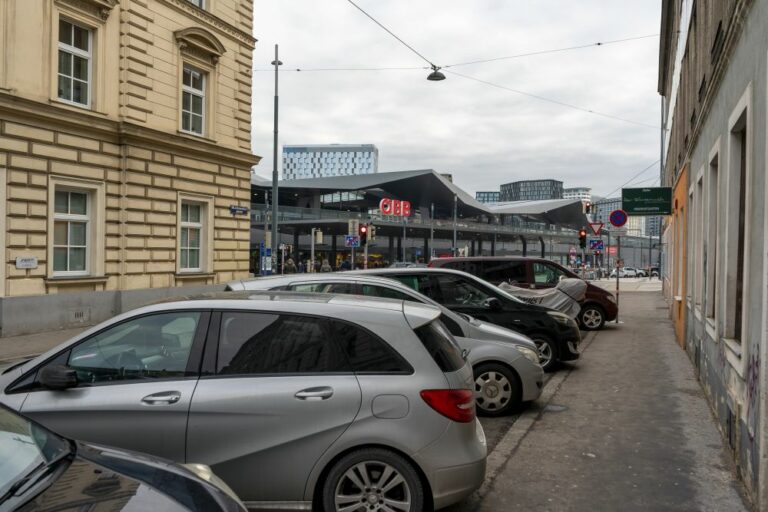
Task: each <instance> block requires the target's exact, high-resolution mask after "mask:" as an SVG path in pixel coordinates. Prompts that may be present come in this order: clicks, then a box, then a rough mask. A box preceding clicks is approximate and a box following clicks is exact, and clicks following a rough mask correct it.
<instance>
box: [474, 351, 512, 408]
mask: <svg viewBox="0 0 768 512" xmlns="http://www.w3.org/2000/svg"><path fill="white" fill-rule="evenodd" d="M474 375H475V403H476V404H477V414H478V415H480V416H504V415H505V414H509V413H510V412H512V411H515V410H517V409H519V408H520V406H521V405H522V396H523V393H522V386H520V379H519V378H518V376H517V374H516V373H515V371H514V370H511V369H509V368H507V367H506V366H504V365H501V364H498V363H485V364H481V365H479V366H478V367H477V368H475V369H474Z"/></svg>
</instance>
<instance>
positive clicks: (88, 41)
mask: <svg viewBox="0 0 768 512" xmlns="http://www.w3.org/2000/svg"><path fill="white" fill-rule="evenodd" d="M92 42H93V33H92V31H91V30H89V29H87V28H83V27H81V26H79V25H75V24H74V23H70V22H69V21H66V20H63V19H62V20H59V71H58V97H59V99H60V100H63V101H66V102H68V103H74V104H76V105H81V106H86V107H87V106H90V104H91V76H92V73H91V66H92V61H93V59H92V57H93V49H92Z"/></svg>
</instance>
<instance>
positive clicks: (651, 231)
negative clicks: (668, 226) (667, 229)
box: [645, 216, 663, 236]
mask: <svg viewBox="0 0 768 512" xmlns="http://www.w3.org/2000/svg"><path fill="white" fill-rule="evenodd" d="M662 221H663V217H658V216H656V217H646V218H645V234H646V235H647V236H659V234H660V233H661V224H662Z"/></svg>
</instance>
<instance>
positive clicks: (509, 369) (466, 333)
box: [227, 272, 544, 416]
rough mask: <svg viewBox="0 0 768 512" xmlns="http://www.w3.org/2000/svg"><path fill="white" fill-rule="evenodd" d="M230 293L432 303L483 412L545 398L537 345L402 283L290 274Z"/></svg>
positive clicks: (239, 284) (233, 286)
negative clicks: (464, 360) (461, 354)
mask: <svg viewBox="0 0 768 512" xmlns="http://www.w3.org/2000/svg"><path fill="white" fill-rule="evenodd" d="M227 289H228V290H232V291H240V290H273V291H274V290H288V291H297V292H309V293H341V294H357V295H365V296H372V297H386V298H390V299H397V300H405V301H412V302H417V303H422V304H431V305H433V306H435V307H438V308H440V310H441V313H442V316H441V319H442V322H443V324H445V326H446V328H447V329H448V330H449V331H450V332H451V334H453V336H454V337H455V338H456V341H458V343H459V345H460V346H461V348H463V349H465V350H468V351H469V355H468V359H469V362H470V363H471V365H472V371H473V373H474V377H475V400H476V402H477V409H478V413H479V414H482V415H485V416H501V415H504V414H508V413H510V412H512V411H516V410H517V409H519V407H520V405H521V403H522V402H528V401H531V400H535V399H537V398H538V397H539V395H541V390H542V387H543V381H544V374H543V370H542V368H541V366H540V364H539V356H538V352H537V349H536V344H535V343H533V341H532V340H531V339H530V338H528V337H526V336H523V335H522V334H520V333H517V332H514V331H511V330H509V329H505V328H503V327H499V326H497V325H493V324H489V323H487V322H481V321H479V320H477V319H474V318H471V317H464V316H461V315H458V314H456V313H454V312H453V311H451V310H450V309H448V308H446V307H443V306H441V305H439V304H438V303H436V302H435V301H433V300H432V299H430V298H429V297H427V296H425V295H422V294H421V293H418V292H417V291H415V290H414V289H413V288H410V287H408V286H406V285H404V284H403V283H401V282H399V281H396V280H394V279H387V278H383V277H377V276H368V275H359V274H358V275H349V273H348V272H344V273H332V274H331V273H326V274H291V275H288V276H278V277H261V278H256V279H248V280H243V281H233V282H231V283H229V284H228V285H227Z"/></svg>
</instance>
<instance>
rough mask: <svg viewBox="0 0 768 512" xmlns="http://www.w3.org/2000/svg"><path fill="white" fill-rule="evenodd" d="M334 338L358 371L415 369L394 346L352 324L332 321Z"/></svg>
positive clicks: (380, 371) (382, 371)
mask: <svg viewBox="0 0 768 512" xmlns="http://www.w3.org/2000/svg"><path fill="white" fill-rule="evenodd" d="M330 324H331V329H332V335H333V339H335V340H336V341H337V342H338V344H339V345H340V346H341V349H342V350H343V351H344V353H345V354H346V356H347V358H349V362H350V364H351V365H352V369H353V370H354V371H355V372H357V373H411V372H412V371H413V370H412V368H411V367H410V365H409V364H408V363H406V362H405V361H404V360H403V359H402V358H401V357H400V356H399V355H398V354H397V353H396V352H395V351H394V349H393V348H392V347H390V346H389V345H388V344H387V343H386V342H385V341H383V340H381V339H380V338H378V337H376V336H375V335H373V334H371V333H369V332H368V331H366V330H364V329H362V328H360V327H358V326H356V325H352V324H347V323H344V322H336V321H331V322H330Z"/></svg>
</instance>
